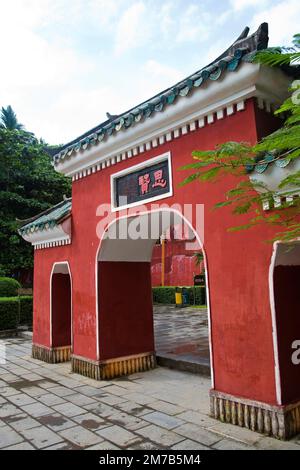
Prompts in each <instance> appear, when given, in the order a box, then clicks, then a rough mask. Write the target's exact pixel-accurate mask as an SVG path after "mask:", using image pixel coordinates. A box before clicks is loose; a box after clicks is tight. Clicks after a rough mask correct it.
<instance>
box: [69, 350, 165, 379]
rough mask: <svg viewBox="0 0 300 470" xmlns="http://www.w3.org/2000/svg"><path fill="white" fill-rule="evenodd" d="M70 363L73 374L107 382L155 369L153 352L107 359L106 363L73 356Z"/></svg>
mask: <svg viewBox="0 0 300 470" xmlns="http://www.w3.org/2000/svg"><path fill="white" fill-rule="evenodd" d="M71 362H72V371H73V372H76V373H77V374H81V375H84V376H86V377H89V378H91V379H95V380H109V379H113V378H115V377H121V376H123V375H130V374H135V373H136V372H143V371H146V370H150V369H154V368H155V367H156V358H155V353H153V352H152V353H143V354H137V355H134V356H127V357H120V358H115V359H109V360H107V361H91V360H88V359H85V358H82V357H77V356H74V355H73V356H72V358H71Z"/></svg>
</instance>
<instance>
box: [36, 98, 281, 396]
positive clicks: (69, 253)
mask: <svg viewBox="0 0 300 470" xmlns="http://www.w3.org/2000/svg"><path fill="white" fill-rule="evenodd" d="M258 116H260V111H259V110H258V111H256V110H255V103H254V100H252V99H250V100H247V102H246V109H245V110H244V111H241V112H236V113H235V114H233V115H231V116H228V117H226V118H224V119H221V120H216V121H215V122H214V123H213V124H211V125H206V126H205V127H203V128H201V129H197V130H195V131H194V132H190V133H189V134H187V135H185V136H181V137H180V138H178V139H174V140H173V141H171V142H169V143H165V144H163V145H160V146H159V147H157V148H156V149H152V150H149V151H147V152H144V153H142V154H141V155H138V156H136V157H134V158H132V159H130V160H126V161H122V162H120V163H118V165H116V166H112V167H109V168H106V169H104V170H102V171H100V172H97V173H95V174H91V175H90V176H88V177H86V178H84V179H82V180H78V181H75V182H74V183H73V189H72V192H73V206H72V217H73V222H72V224H73V225H72V245H71V246H67V247H59V248H50V249H46V250H38V251H36V253H35V301H34V302H35V307H34V310H35V320H34V342H37V343H40V344H48V331H49V313H48V312H49V296H48V295H47V293H48V292H49V278H50V272H51V267H52V263H53V262H54V261H58V260H59V259H67V260H68V261H69V262H70V266H71V273H72V282H73V306H74V308H73V336H74V338H73V341H74V353H75V354H76V355H79V356H83V357H86V358H90V359H96V358H97V341H96V277H95V276H96V255H97V249H98V247H99V239H98V238H97V235H96V225H97V223H98V222H99V221H100V220H101V217H96V209H97V206H98V205H99V204H101V203H110V175H111V174H112V173H114V172H116V171H120V170H122V169H124V168H127V167H128V166H132V165H135V164H137V163H140V162H142V161H145V160H147V159H149V158H153V157H156V156H157V155H160V154H162V153H164V152H166V151H171V155H172V171H173V190H174V191H173V192H174V195H173V196H172V197H170V198H168V199H164V200H162V203H169V204H172V203H176V202H179V203H181V204H183V203H192V204H195V203H202V204H204V205H205V227H204V235H205V237H204V249H205V252H206V256H207V260H208V275H209V291H210V303H211V316H212V342H213V365H214V376H215V388H216V389H217V390H220V391H224V392H228V393H231V394H233V395H236V396H237V395H239V396H244V397H248V398H252V399H257V400H261V401H264V402H268V403H275V401H276V398H275V378H274V353H273V344H272V324H271V313H270V302H269V286H268V270H269V264H270V258H271V249H272V246H271V244H268V243H264V242H263V240H266V239H270V238H272V235H273V234H274V232H275V231H276V227H275V228H271V227H269V228H266V227H261V228H257V229H255V230H252V231H251V232H247V233H245V232H239V233H235V234H233V233H228V232H227V228H228V227H232V226H234V225H240V224H242V223H243V220H244V219H243V217H240V216H234V215H233V214H232V213H231V209H230V208H224V209H222V210H220V211H213V210H212V208H213V206H214V204H215V203H217V202H219V201H220V200H222V199H223V196H224V193H225V191H226V190H227V189H229V188H230V187H232V185H235V184H236V183H237V181H236V179H234V178H230V177H228V179H227V180H226V181H222V182H216V183H214V184H212V183H201V184H197V183H196V184H191V185H188V186H185V187H180V186H179V183H180V182H181V181H182V179H183V178H184V177H185V176H187V173H186V172H181V171H178V169H179V167H181V166H182V165H184V164H187V163H190V162H191V152H192V151H193V150H195V149H203V150H205V149H211V148H214V147H215V145H217V144H219V143H222V142H224V141H227V140H235V141H248V142H252V143H254V142H255V141H256V140H257V127H256V120H257V119H258ZM266 119H268V117H266ZM74 158H76V156H75V157H74ZM149 272H150V271H149ZM131 275H133V273H131ZM125 277H126V276H125ZM104 282H105V281H104ZM106 288H107V289H108V290H109V292H108V293H107V295H108V296H109V298H110V299H112V296H113V292H114V289H115V286H114V285H113V284H112V283H107V284H106ZM109 301H112V300H109V299H107V301H106V302H107V304H106V305H109ZM136 301H137V302H139V300H138V299H137V300H136ZM147 312H148V311H145V313H144V310H143V309H140V315H144V314H145V315H146V317H147V315H148V313H147ZM103 321H104V325H105V319H103V317H101V316H100V324H99V332H100V345H103V344H106V343H105V335H104V336H103V331H107V328H108V327H107V325H106V326H105V328H104V330H103V329H102V327H103V325H102V323H103ZM149 324H150V322H149ZM149 328H150V326H149ZM149 331H150V330H149ZM101 347H103V346H101ZM107 347H108V345H107ZM109 347H110V348H112V346H111V345H110V346H109ZM145 349H147V350H148V349H149V344H146V343H145ZM108 351H109V352H108V353H107V352H105V351H104V350H103V349H102V354H107V355H111V354H112V353H114V354H116V355H118V356H119V355H121V354H123V353H124V352H125V348H124V345H123V344H122V345H121V346H120V349H118V347H117V346H115V348H114V350H113V351H112V350H111V349H108ZM127 353H128V352H127Z"/></svg>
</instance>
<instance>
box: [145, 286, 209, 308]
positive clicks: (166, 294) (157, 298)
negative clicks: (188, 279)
mask: <svg viewBox="0 0 300 470" xmlns="http://www.w3.org/2000/svg"><path fill="white" fill-rule="evenodd" d="M182 289H183V292H186V293H187V295H188V301H189V304H190V305H194V304H195V305H206V290H205V287H204V286H196V287H183V288H182ZM175 292H176V287H173V286H167V287H152V293H153V302H154V303H157V304H175ZM194 297H195V302H194Z"/></svg>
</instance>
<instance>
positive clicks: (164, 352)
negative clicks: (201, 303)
mask: <svg viewBox="0 0 300 470" xmlns="http://www.w3.org/2000/svg"><path fill="white" fill-rule="evenodd" d="M154 333H155V349H156V353H157V355H158V356H159V357H163V358H169V359H173V360H174V361H181V362H186V363H192V364H201V365H203V366H204V367H205V366H206V367H207V370H208V373H207V375H209V373H210V371H209V362H210V361H209V340H208V317H207V309H206V308H194V307H184V308H176V307H175V306H173V305H155V306H154ZM175 366H176V365H175ZM187 369H188V368H187Z"/></svg>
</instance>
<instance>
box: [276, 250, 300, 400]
mask: <svg viewBox="0 0 300 470" xmlns="http://www.w3.org/2000/svg"><path fill="white" fill-rule="evenodd" d="M270 294H271V295H270V300H271V310H272V316H273V318H272V320H273V340H274V351H275V364H276V390H277V401H278V404H280V405H286V404H288V403H292V402H296V401H299V400H300V241H295V242H291V243H276V244H275V249H274V252H273V258H272V263H271V269H270Z"/></svg>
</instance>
